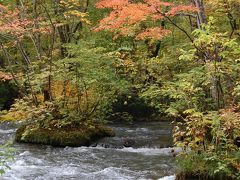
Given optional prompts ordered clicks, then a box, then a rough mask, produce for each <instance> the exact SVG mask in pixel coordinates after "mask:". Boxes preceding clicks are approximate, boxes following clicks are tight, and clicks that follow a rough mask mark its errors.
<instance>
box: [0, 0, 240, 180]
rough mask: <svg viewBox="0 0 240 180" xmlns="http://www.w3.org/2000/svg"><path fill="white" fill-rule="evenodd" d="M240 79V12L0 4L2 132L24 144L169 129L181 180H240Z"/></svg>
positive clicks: (199, 3)
mask: <svg viewBox="0 0 240 180" xmlns="http://www.w3.org/2000/svg"><path fill="white" fill-rule="evenodd" d="M239 73H240V0H205V1H203V0H176V1H174V0H165V1H161V0H33V1H30V0H1V1H0V120H1V122H2V123H5V122H6V121H7V122H12V123H13V122H14V123H15V124H18V128H17V131H16V135H15V141H17V142H18V143H31V144H44V145H52V146H57V147H66V146H73V147H76V146H77V147H79V146H90V145H92V144H93V143H94V142H96V141H99V140H100V139H102V138H104V137H109V138H111V137H114V136H115V132H114V130H113V129H111V128H110V127H108V125H109V124H110V125H112V124H119V123H125V124H141V123H142V122H145V123H151V122H167V123H168V124H171V125H170V126H169V128H170V129H172V133H171V134H172V137H171V139H172V141H173V143H172V145H171V146H172V151H173V156H174V164H175V170H174V171H175V174H176V175H175V176H174V178H176V179H179V180H181V179H189V178H194V177H195V178H198V179H216V180H220V179H222V180H225V179H236V180H237V179H240V75H239ZM156 126H157V125H156ZM169 141H170V140H169ZM2 145H3V144H2ZM124 146H125V147H131V142H130V141H126V142H125V143H124ZM2 149H4V150H1V153H0V157H1V161H0V166H1V171H0V173H2V174H4V172H5V171H7V169H8V168H10V169H11V167H9V166H8V160H9V159H12V158H14V155H11V154H14V153H12V149H11V148H10V149H9V148H6V147H5V146H4V148H2ZM177 149H180V151H179V152H176V153H175V151H177ZM12 156H13V157H12ZM13 161H14V160H13ZM149 161H150V159H149ZM160 161H161V160H159V163H160ZM146 163H147V162H146ZM155 164H156V163H155ZM158 177H162V176H161V174H159V176H158ZM6 179H7V178H6ZM9 179H14V178H9ZM80 179H82V178H80ZM83 179H84V178H83ZM96 179H98V178H96ZM109 179H111V178H109ZM112 179H118V178H117V177H115V178H112ZM119 179H121V178H119ZM123 179H124V178H123ZM126 179H127V178H126ZM135 179H138V178H135ZM148 179H149V178H148ZM150 179H151V178H150ZM153 179H154V178H153Z"/></svg>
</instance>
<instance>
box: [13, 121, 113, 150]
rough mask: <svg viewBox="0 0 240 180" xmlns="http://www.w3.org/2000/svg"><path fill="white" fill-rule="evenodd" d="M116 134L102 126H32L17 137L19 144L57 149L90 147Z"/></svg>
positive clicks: (22, 130)
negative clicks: (39, 145) (41, 145)
mask: <svg viewBox="0 0 240 180" xmlns="http://www.w3.org/2000/svg"><path fill="white" fill-rule="evenodd" d="M112 136H114V132H113V131H112V130H111V129H110V128H108V127H106V126H104V125H101V124H96V125H94V126H91V127H86V126H83V127H78V128H67V129H66V128H38V127H34V126H33V125H31V124H28V125H22V126H20V127H19V128H18V130H17V132H16V136H15V140H16V141H17V142H23V143H33V144H45V145H52V146H57V147H65V146H72V147H79V146H90V145H91V144H93V143H94V142H96V141H97V140H99V139H101V138H104V137H112Z"/></svg>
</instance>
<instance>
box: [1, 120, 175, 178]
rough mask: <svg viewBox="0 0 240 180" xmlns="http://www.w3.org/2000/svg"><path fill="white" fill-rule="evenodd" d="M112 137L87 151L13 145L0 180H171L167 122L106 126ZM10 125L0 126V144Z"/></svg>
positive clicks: (8, 134)
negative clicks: (114, 134)
mask: <svg viewBox="0 0 240 180" xmlns="http://www.w3.org/2000/svg"><path fill="white" fill-rule="evenodd" d="M112 128H113V129H114V130H115V132H116V137H113V138H105V139H103V140H101V141H99V142H98V143H96V144H94V145H93V146H92V147H77V148H73V147H65V148H54V147H51V146H41V145H28V144H18V143H14V144H13V146H14V148H15V151H16V153H15V161H13V162H9V166H10V168H11V169H10V170H7V171H6V173H5V174H4V175H2V176H0V179H1V180H128V179H129V180H131V179H132V180H137V179H139V180H146V179H154V180H155V179H156V180H157V179H159V180H174V179H175V176H174V175H173V174H174V172H175V168H174V158H173V154H174V153H177V150H173V149H172V148H168V147H169V146H170V145H171V127H170V125H169V123H163V122H158V123H138V124H136V125H112ZM15 129H16V128H14V126H13V125H11V124H6V123H4V124H1V125H0V142H1V143H3V142H6V141H8V140H9V139H11V138H13V136H14V132H15Z"/></svg>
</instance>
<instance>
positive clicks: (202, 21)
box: [194, 0, 207, 29]
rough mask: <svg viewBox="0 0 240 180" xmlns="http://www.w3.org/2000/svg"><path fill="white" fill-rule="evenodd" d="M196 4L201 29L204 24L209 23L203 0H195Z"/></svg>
mask: <svg viewBox="0 0 240 180" xmlns="http://www.w3.org/2000/svg"><path fill="white" fill-rule="evenodd" d="M194 3H195V6H196V7H197V8H198V10H199V11H198V15H197V24H198V28H199V29H203V27H202V25H203V24H206V23H207V17H206V13H205V8H204V3H203V0H194Z"/></svg>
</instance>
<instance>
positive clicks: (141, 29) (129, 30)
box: [95, 0, 197, 40]
mask: <svg viewBox="0 0 240 180" xmlns="http://www.w3.org/2000/svg"><path fill="white" fill-rule="evenodd" d="M96 7H97V8H101V9H103V8H110V9H112V11H111V12H110V14H109V15H108V16H107V17H105V18H103V19H102V20H101V21H100V23H99V25H98V27H97V28H95V30H96V31H100V30H108V31H111V32H117V35H123V36H129V35H130V36H134V37H135V38H136V39H138V40H144V39H153V40H159V39H162V38H164V37H166V36H167V35H168V34H169V33H170V30H167V29H165V28H164V27H162V26H161V25H160V23H159V21H164V20H168V18H170V17H172V16H176V15H178V14H179V13H182V12H196V11H197V9H196V7H195V6H193V5H183V4H180V5H179V4H175V3H170V2H163V1H160V0H144V2H143V3H132V2H130V1H128V0H101V1H99V2H98V3H97V4H96ZM148 21H152V22H153V24H154V25H153V27H149V26H148V27H146V26H145V25H143V24H144V23H145V22H148Z"/></svg>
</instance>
